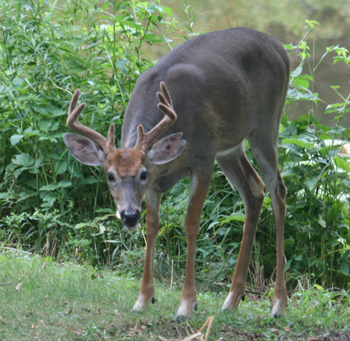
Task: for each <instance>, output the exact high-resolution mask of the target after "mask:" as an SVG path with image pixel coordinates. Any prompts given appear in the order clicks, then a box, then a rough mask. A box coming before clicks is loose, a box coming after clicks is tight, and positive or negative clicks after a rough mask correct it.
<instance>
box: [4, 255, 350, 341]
mask: <svg viewBox="0 0 350 341" xmlns="http://www.w3.org/2000/svg"><path fill="white" fill-rule="evenodd" d="M139 287H140V283H139V281H136V280H134V279H132V278H130V277H126V276H125V275H120V274H118V273H117V272H110V271H98V272H97V271H96V269H93V268H91V267H84V266H78V265H75V264H69V263H61V264H59V263H56V262H54V261H52V260H50V259H43V258H39V257H34V256H29V255H26V254H19V253H18V252H16V253H13V254H10V253H2V254H1V255H0V340H16V341H19V340H134V341H136V340H161V341H164V340H182V339H184V338H185V337H188V336H191V335H193V334H194V333H196V332H197V331H198V330H199V329H200V328H201V326H202V325H203V324H204V322H205V321H206V320H207V319H208V317H209V316H214V321H213V324H212V327H211V329H210V332H209V334H208V335H209V338H208V340H221V341H224V340H299V339H300V340H307V339H309V340H320V341H321V340H322V341H323V340H349V339H350V325H349V321H350V309H349V302H350V295H349V294H348V293H344V292H339V293H337V294H335V293H330V292H328V291H324V290H322V289H321V288H314V289H313V290H312V291H302V290H300V291H299V292H297V293H295V294H294V295H293V297H292V298H291V300H290V302H289V306H288V309H287V317H286V319H284V318H281V319H279V320H275V319H273V318H270V317H269V312H270V310H271V303H270V299H269V297H268V296H269V294H266V295H265V297H264V298H263V299H259V300H252V297H250V298H248V299H247V300H246V301H245V302H242V304H241V305H240V307H239V309H238V310H237V311H236V312H234V313H221V312H220V307H221V305H222V303H223V300H224V298H225V294H224V293H223V294H221V295H214V294H210V293H204V294H203V293H199V294H198V312H197V313H196V314H195V315H194V317H193V319H191V320H185V321H180V322H175V321H174V313H175V311H176V309H177V306H178V304H179V302H180V298H181V291H179V290H177V289H174V288H172V289H171V288H169V287H165V286H162V285H157V288H156V300H157V301H156V303H155V304H154V305H152V306H151V307H150V309H149V310H148V312H147V313H146V314H133V313H131V309H132V306H133V303H134V301H135V300H136V298H137V294H138V290H139ZM206 331H207V330H204V331H203V334H204V335H205V334H206ZM312 337H313V338H312ZM189 339H190V340H197V339H194V338H192V339H191V338H189ZM198 340H200V338H198Z"/></svg>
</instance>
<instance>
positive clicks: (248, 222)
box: [217, 145, 266, 310]
mask: <svg viewBox="0 0 350 341" xmlns="http://www.w3.org/2000/svg"><path fill="white" fill-rule="evenodd" d="M217 162H218V163H219V165H220V168H221V169H222V171H223V172H224V173H225V175H226V177H227V178H228V180H229V182H230V183H231V185H232V186H234V187H235V188H236V189H237V190H238V192H239V193H240V195H241V197H242V199H243V202H244V205H245V222H244V231H243V239H242V244H241V247H240V250H239V255H238V259H237V264H236V269H235V272H234V275H233V278H232V284H231V289H230V292H229V294H228V296H227V299H226V301H225V303H224V305H223V306H222V309H223V310H233V309H236V308H237V306H238V304H239V302H240V301H241V300H242V299H243V298H244V295H245V282H246V279H247V274H248V267H249V261H250V256H251V252H252V248H253V242H254V238H255V232H256V228H257V224H258V220H259V215H260V211H261V206H262V203H263V200H264V195H265V190H266V188H265V185H264V183H263V182H262V180H261V179H260V177H259V175H258V174H257V173H256V172H255V170H254V168H253V167H252V166H251V164H250V163H249V162H248V160H247V158H246V156H245V153H244V150H243V147H242V145H240V146H238V147H237V148H236V149H235V150H234V151H232V152H230V153H229V154H226V155H220V156H217Z"/></svg>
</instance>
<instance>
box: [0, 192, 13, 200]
mask: <svg viewBox="0 0 350 341" xmlns="http://www.w3.org/2000/svg"><path fill="white" fill-rule="evenodd" d="M6 198H11V195H10V194H9V193H7V192H5V193H0V199H6Z"/></svg>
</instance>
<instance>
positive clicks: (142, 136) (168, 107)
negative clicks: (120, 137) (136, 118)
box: [135, 82, 177, 152]
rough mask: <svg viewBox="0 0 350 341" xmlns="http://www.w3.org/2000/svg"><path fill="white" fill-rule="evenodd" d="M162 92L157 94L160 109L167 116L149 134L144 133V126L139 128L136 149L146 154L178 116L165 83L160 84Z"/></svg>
mask: <svg viewBox="0 0 350 341" xmlns="http://www.w3.org/2000/svg"><path fill="white" fill-rule="evenodd" d="M160 89H161V91H162V92H157V97H158V99H159V102H160V103H158V108H159V109H160V110H161V111H162V112H163V114H164V115H165V116H164V117H163V119H162V120H161V121H160V122H159V123H158V124H157V125H156V126H155V127H154V128H153V129H152V130H150V131H149V132H148V133H144V131H143V126H142V125H141V124H140V125H139V126H138V127H137V135H138V137H137V142H136V146H135V148H137V149H141V150H143V151H144V152H145V151H146V150H147V149H148V148H149V146H150V145H151V144H152V142H153V141H154V140H155V139H156V138H157V137H158V136H159V135H160V134H161V133H163V132H164V131H166V130H167V129H168V128H169V127H170V126H171V125H172V124H173V123H174V122H175V121H176V119H177V115H176V113H175V111H174V108H173V102H172V100H171V97H170V94H169V92H168V89H167V87H166V85H165V83H164V82H161V83H160Z"/></svg>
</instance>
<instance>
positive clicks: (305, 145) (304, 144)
mask: <svg viewBox="0 0 350 341" xmlns="http://www.w3.org/2000/svg"><path fill="white" fill-rule="evenodd" d="M282 143H283V144H290V143H291V144H296V145H298V146H300V147H302V148H305V149H308V148H312V147H313V144H312V143H310V142H303V141H301V140H299V139H284V140H283V141H282Z"/></svg>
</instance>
